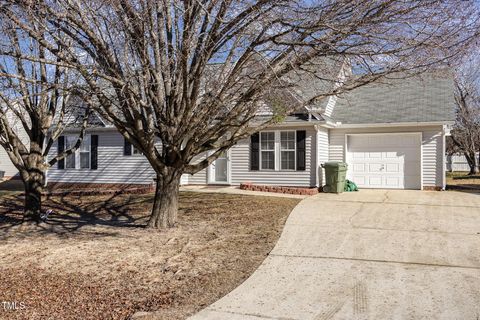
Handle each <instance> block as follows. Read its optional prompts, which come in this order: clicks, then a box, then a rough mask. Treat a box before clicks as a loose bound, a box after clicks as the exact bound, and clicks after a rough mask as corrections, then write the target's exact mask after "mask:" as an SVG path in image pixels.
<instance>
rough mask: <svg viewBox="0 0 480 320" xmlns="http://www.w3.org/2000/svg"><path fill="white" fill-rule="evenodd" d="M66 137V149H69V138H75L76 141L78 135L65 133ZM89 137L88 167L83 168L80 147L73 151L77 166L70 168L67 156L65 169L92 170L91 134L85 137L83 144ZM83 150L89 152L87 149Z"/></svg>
mask: <svg viewBox="0 0 480 320" xmlns="http://www.w3.org/2000/svg"><path fill="white" fill-rule="evenodd" d="M63 136H64V137H65V147H64V148H65V150H67V149H69V147H68V139H69V138H72V137H73V139H74V141H76V140H77V139H78V135H73V134H65V135H63ZM87 137H88V141H89V144H88V168H81V164H80V161H81V160H80V147H79V148H78V149H77V150H75V152H74V153H73V155H74V156H75V168H68V167H67V157H68V156H67V157H65V167H64V169H63V170H91V168H92V158H91V157H92V140H91V139H92V137H91V135H90V134H86V135H85V136H84V138H83V141H82V144H83V143H84V142H85V141H86V140H87V139H86V138H87ZM82 152H87V151H82Z"/></svg>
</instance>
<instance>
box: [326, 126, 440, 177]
mask: <svg viewBox="0 0 480 320" xmlns="http://www.w3.org/2000/svg"><path fill="white" fill-rule="evenodd" d="M442 129H443V128H442V126H422V127H389V128H360V129H331V130H330V136H329V140H330V142H329V144H330V147H329V160H330V161H345V142H346V141H345V138H346V134H352V133H382V132H386V133H392V132H422V183H423V186H424V187H425V186H428V187H435V186H436V187H441V186H442V183H443V181H442V180H443V179H442V177H443V175H444V172H443V162H442V160H443V154H442V150H443V146H442V141H443V138H442Z"/></svg>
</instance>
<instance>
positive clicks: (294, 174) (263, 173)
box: [190, 126, 317, 187]
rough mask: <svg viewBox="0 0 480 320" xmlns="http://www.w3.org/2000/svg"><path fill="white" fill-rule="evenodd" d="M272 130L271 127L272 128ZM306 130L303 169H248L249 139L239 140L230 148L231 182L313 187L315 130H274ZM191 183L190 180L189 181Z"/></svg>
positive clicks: (292, 129)
mask: <svg viewBox="0 0 480 320" xmlns="http://www.w3.org/2000/svg"><path fill="white" fill-rule="evenodd" d="M272 130H273V129H272ZM294 130H306V138H305V149H306V150H305V153H306V159H305V166H306V168H305V171H296V170H277V171H273V170H259V171H251V170H250V139H244V140H241V141H239V142H238V143H237V144H236V145H235V146H233V147H232V148H231V149H230V152H231V153H230V159H231V184H232V185H239V184H240V183H242V182H252V183H254V184H263V185H278V186H302V187H313V186H315V183H316V165H315V162H316V152H317V151H316V131H315V129H314V128H313V126H311V127H298V128H278V129H277V128H275V131H278V132H280V131H294ZM190 183H191V182H190Z"/></svg>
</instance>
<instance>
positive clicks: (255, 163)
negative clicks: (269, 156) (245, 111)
mask: <svg viewBox="0 0 480 320" xmlns="http://www.w3.org/2000/svg"><path fill="white" fill-rule="evenodd" d="M259 142H260V135H259V134H258V133H254V134H252V135H251V136H250V170H258V169H259V168H260V167H259V165H260V157H259V147H260V145H259Z"/></svg>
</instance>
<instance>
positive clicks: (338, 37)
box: [0, 0, 478, 227]
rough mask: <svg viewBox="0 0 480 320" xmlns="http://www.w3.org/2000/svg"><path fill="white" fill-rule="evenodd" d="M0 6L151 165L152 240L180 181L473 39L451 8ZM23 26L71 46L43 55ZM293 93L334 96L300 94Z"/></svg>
mask: <svg viewBox="0 0 480 320" xmlns="http://www.w3.org/2000/svg"><path fill="white" fill-rule="evenodd" d="M5 2H6V3H9V4H10V5H8V6H4V7H3V8H1V10H0V12H2V13H3V19H9V20H10V21H12V23H14V24H15V25H16V26H18V27H19V28H22V29H23V30H25V31H26V32H28V34H29V35H30V36H32V37H34V38H36V39H38V40H39V41H40V42H41V44H42V45H43V46H45V48H47V49H48V50H49V51H51V52H52V53H54V54H55V56H56V57H58V58H59V59H60V60H61V61H62V62H63V63H66V64H68V65H69V66H71V67H72V68H75V69H76V70H77V71H78V72H79V73H80V74H82V76H83V77H84V80H85V82H86V83H87V85H88V86H89V90H91V92H92V93H93V94H94V95H95V97H96V99H97V101H98V104H97V105H96V106H95V108H96V110H97V111H98V112H99V113H100V114H101V115H102V116H103V118H105V119H106V120H108V121H110V122H111V123H113V124H114V125H115V126H116V128H117V129H118V130H119V131H120V132H121V133H122V134H123V135H124V136H125V137H126V138H127V139H128V140H129V141H130V142H131V143H132V144H133V145H134V146H135V147H136V148H138V149H139V150H140V151H141V152H142V153H143V154H144V155H145V157H146V158H147V159H148V161H149V162H150V164H151V165H152V167H153V169H154V170H155V172H156V173H157V188H156V195H155V203H154V206H153V210H152V215H151V218H150V221H149V223H148V225H149V226H150V227H170V226H173V225H174V224H175V222H176V216H177V196H178V186H179V180H180V176H181V175H182V174H183V173H189V174H194V173H196V172H198V171H200V170H202V169H204V168H206V167H207V166H208V165H210V164H211V163H212V162H213V161H214V160H215V159H216V158H217V157H218V156H219V155H220V154H222V153H223V152H224V151H225V150H227V149H228V148H230V147H231V146H232V145H234V144H235V143H236V142H237V141H238V140H239V139H242V138H245V137H247V136H249V135H250V134H252V133H253V132H255V131H258V130H260V129H261V128H263V127H265V126H267V125H270V124H272V123H275V122H276V121H278V120H279V119H282V118H283V117H284V116H285V115H286V114H288V113H290V112H293V111H295V110H299V109H300V108H303V107H305V106H312V105H315V103H316V102H317V101H318V99H321V98H324V97H327V96H330V95H335V94H338V93H341V92H344V91H348V90H352V89H354V88H356V87H358V86H361V85H364V84H366V83H369V82H372V81H376V80H378V79H380V78H382V77H385V76H388V75H390V74H393V73H395V74H396V76H397V77H398V76H408V75H411V74H412V73H417V72H422V71H425V70H427V69H428V68H430V67H432V66H435V65H436V64H438V63H440V62H444V61H445V60H446V59H448V58H451V57H454V56H456V55H457V54H458V52H461V51H463V48H464V46H465V45H466V44H467V43H468V42H469V41H470V40H471V38H472V37H473V36H476V34H477V32H478V14H477V12H476V11H475V10H476V7H475V4H474V3H471V2H467V1H462V2H458V1H453V0H451V1H434V0H428V1H425V0H422V1H408V2H405V1H387V0H385V1H341V0H338V1H336V0H335V1H287V0H256V1H254V0H202V1H200V0H188V1H179V0H162V1H157V0H102V1H99V0H98V1H96V0H90V1H76V0H57V1H27V0H23V1H5ZM19 13H22V14H20V15H19ZM43 19H45V20H43ZM32 21H46V22H45V25H44V29H45V30H48V31H49V33H50V35H51V38H52V39H55V41H67V40H65V39H68V41H71V42H72V44H73V46H64V48H66V50H67V51H57V50H55V46H52V44H51V43H50V40H49V39H41V37H40V35H39V34H38V31H37V30H35V29H34V28H32V26H31V24H32ZM342 65H343V71H345V72H344V73H343V76H341V77H339V70H340V66H342ZM350 65H353V66H354V71H355V72H356V73H357V74H356V75H355V76H348V73H349V72H350V70H349V67H347V66H350ZM332 66H334V68H332ZM332 69H336V70H335V72H333V71H332ZM306 79H307V81H305V80H306ZM299 82H303V83H304V84H305V85H307V86H314V83H317V82H322V83H325V82H327V83H328V82H330V84H332V83H333V84H334V85H325V86H319V87H318V88H317V87H315V90H310V91H313V94H310V95H304V94H299V90H298V83H299ZM305 82H306V83H305ZM310 89H312V88H310ZM272 106H273V108H272ZM265 108H266V109H269V108H270V111H271V112H270V113H269V114H268V116H267V117H266V119H265V118H262V120H260V119H259V118H258V117H256V114H257V113H258V111H259V110H261V109H262V110H263V109H265ZM158 141H160V142H161V145H162V147H161V148H160V147H158V144H157V142H158ZM207 151H208V152H209V153H208V156H205V157H204V158H203V159H201V161H199V162H196V163H194V162H193V160H194V159H195V158H198V157H200V156H201V155H204V154H206V153H207Z"/></svg>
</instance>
